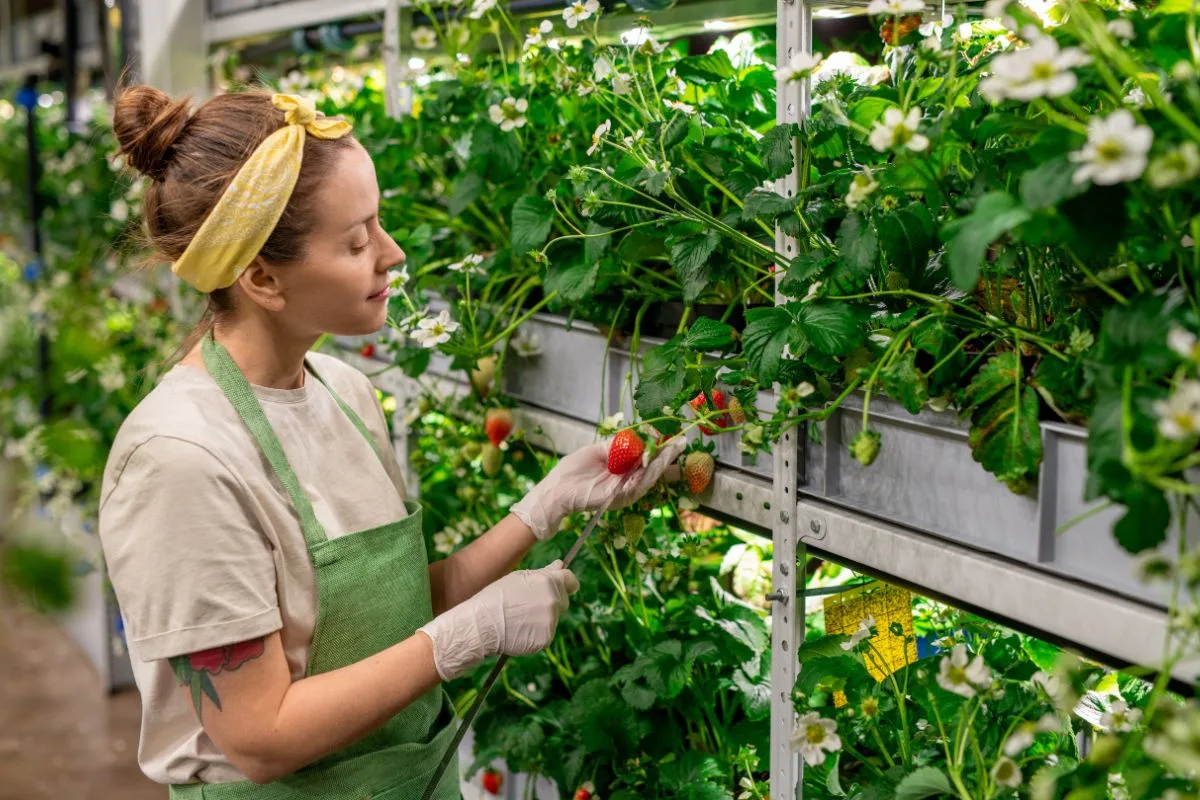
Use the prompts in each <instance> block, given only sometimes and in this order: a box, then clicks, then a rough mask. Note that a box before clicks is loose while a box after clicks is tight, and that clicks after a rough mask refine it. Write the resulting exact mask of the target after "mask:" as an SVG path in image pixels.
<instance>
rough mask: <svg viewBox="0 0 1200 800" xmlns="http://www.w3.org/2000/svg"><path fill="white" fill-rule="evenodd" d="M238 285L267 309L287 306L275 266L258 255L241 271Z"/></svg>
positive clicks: (277, 309) (276, 309) (279, 308)
mask: <svg viewBox="0 0 1200 800" xmlns="http://www.w3.org/2000/svg"><path fill="white" fill-rule="evenodd" d="M238 286H240V287H241V289H242V291H243V292H245V294H246V296H247V297H249V298H250V299H251V300H252V301H254V302H255V303H257V304H258V305H259V306H261V307H262V308H264V309H266V310H267V311H282V310H283V309H284V308H285V307H286V306H287V296H286V295H285V293H284V291H283V284H282V282H281V281H280V280H279V277H278V273H277V271H276V268H275V267H273V266H271V265H270V264H268V263H267V262H266V261H264V260H263V259H262V257H260V256H255V258H254V260H253V261H252V262H250V266H248V267H246V269H245V270H243V271H242V274H241V275H240V276H239V277H238Z"/></svg>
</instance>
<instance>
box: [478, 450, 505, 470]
mask: <svg viewBox="0 0 1200 800" xmlns="http://www.w3.org/2000/svg"><path fill="white" fill-rule="evenodd" d="M503 463H504V451H503V450H501V449H500V448H499V447H496V445H494V444H485V445H484V446H483V474H484V475H487V476H488V477H489V478H494V477H496V476H497V475H499V474H500V466H501V464H503Z"/></svg>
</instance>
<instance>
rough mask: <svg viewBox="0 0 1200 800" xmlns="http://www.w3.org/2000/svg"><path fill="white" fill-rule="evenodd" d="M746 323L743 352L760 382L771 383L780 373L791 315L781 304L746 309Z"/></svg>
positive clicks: (743, 333)
mask: <svg viewBox="0 0 1200 800" xmlns="http://www.w3.org/2000/svg"><path fill="white" fill-rule="evenodd" d="M746 323H747V324H746V329H745V330H744V331H743V332H742V352H744V353H745V355H746V360H747V361H748V362H749V364H750V369H751V370H753V371H754V374H755V377H757V378H758V381H759V383H763V384H767V383H772V382H774V380H775V379H776V378H777V377H778V376H779V369H780V364H781V362H782V361H783V347H784V345H785V344H787V339H788V330H789V329H790V328H791V324H792V317H791V315H790V314H788V312H787V311H786V310H785V309H782V308H779V307H771V308H752V309H748V310H747V311H746Z"/></svg>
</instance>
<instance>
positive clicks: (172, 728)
mask: <svg viewBox="0 0 1200 800" xmlns="http://www.w3.org/2000/svg"><path fill="white" fill-rule="evenodd" d="M114 128H115V131H116V134H117V137H118V139H119V140H120V143H121V151H122V153H123V154H124V155H125V157H126V159H127V161H128V163H129V164H130V165H131V166H132V167H134V168H136V169H137V170H139V171H140V172H141V173H143V174H144V175H145V176H147V177H148V178H149V179H150V181H151V182H150V184H149V187H148V189H147V191H146V206H145V214H146V223H147V227H148V230H149V235H150V238H151V241H152V243H153V245H154V246H155V247H156V249H157V250H158V251H159V252H160V254H161V255H162V256H163V257H165V258H167V259H169V260H171V261H172V262H173V270H174V271H175V273H176V274H177V275H178V276H179V277H180V278H181V279H182V280H184V281H186V282H187V283H189V284H190V285H192V286H193V287H195V288H197V289H198V290H200V291H202V292H205V293H207V294H208V301H209V309H208V313H207V314H206V319H205V322H204V324H202V326H201V329H200V332H199V334H198V335H196V336H194V337H193V341H191V342H189V343H188V344H186V345H185V347H184V352H185V355H184V357H183V358H182V361H181V362H180V363H179V364H177V365H176V366H175V367H174V368H173V369H171V370H170V371H169V372H168V373H167V374H166V375H165V376H164V377H163V379H162V380H161V382H160V383H159V385H158V386H157V387H156V388H155V389H154V390H153V391H152V392H151V393H150V394H149V395H148V396H147V397H146V399H145V400H144V401H143V402H142V403H141V404H140V405H139V406H138V407H137V408H136V409H135V410H134V411H133V413H132V414H131V415H130V416H129V418H128V419H127V420H126V421H125V423H124V425H123V426H122V429H121V431H120V434H119V435H118V437H117V439H116V442H115V444H114V446H113V450H112V452H111V454H110V456H109V461H108V465H107V468H106V471H105V476H104V486H103V493H102V497H101V509H100V536H101V540H102V543H103V546H104V553H105V558H106V561H107V565H108V569H109V573H110V575H111V580H112V584H113V586H114V588H115V591H116V595H117V599H118V601H119V602H120V605H121V609H122V613H123V615H124V620H125V626H126V631H127V633H128V638H129V650H130V654H131V656H132V660H133V665H134V675H135V678H136V680H137V684H138V687H139V689H140V691H141V693H142V700H143V708H144V711H143V719H142V737H141V743H140V752H139V757H140V761H141V765H142V768H143V770H144V771H145V772H146V774H147V775H149V776H150V777H151V778H153V779H154V780H157V781H160V782H162V783H167V784H170V785H171V797H172V798H205V799H206V800H213V798H216V800H234V799H241V798H254V799H255V800H271V799H272V798H331V799H333V798H365V797H369V798H384V797H386V798H388V799H389V800H408V798H413V799H414V800H415V798H418V797H420V796H421V793H422V792H423V790H424V789H425V786H426V783H427V782H428V780H429V779H430V777H431V775H432V772H433V769H434V767H435V766H436V764H437V762H438V760H439V759H440V757H441V755H442V753H443V752H444V750H445V748H446V747H447V744H448V742H449V740H450V738H451V736H452V734H453V714H452V710H451V706H450V703H449V701H448V695H447V693H446V691H445V690H444V689H442V688H441V686H440V683H441V682H442V681H446V680H450V679H452V678H454V677H456V676H458V675H461V674H463V673H464V672H465V671H466V670H468V669H470V668H471V667H472V666H474V665H477V664H478V663H479V662H480V661H482V660H483V659H485V658H487V657H489V656H492V655H496V654H500V653H508V654H511V655H522V654H528V653H533V652H536V651H537V650H539V649H541V648H543V647H545V646H546V645H547V644H548V643H549V641H550V639H551V637H552V636H553V634H554V630H555V627H556V625H557V621H558V618H559V615H561V614H562V613H563V611H564V610H565V609H566V607H567V603H568V595H570V594H571V593H573V592H574V591H575V590H576V589H577V588H578V586H579V584H578V582H577V581H576V580H575V577H574V576H573V575H572V574H571V573H570V572H569V571H567V570H565V569H563V567H562V565H561V563H557V562H556V563H555V564H552V565H551V566H549V567H546V568H544V569H541V570H535V571H518V572H513V571H512V570H513V568H514V567H515V566H516V565H517V564H518V563H519V562H520V561H521V560H522V558H523V557H524V556H525V554H526V553H527V552H528V551H529V549H530V548H531V547H532V545H533V544H534V542H535V541H536V540H538V539H545V538H546V537H549V536H551V535H553V534H554V533H555V532H556V531H557V530H558V527H559V524H560V522H561V521H562V520H563V518H564V517H565V516H566V515H568V514H570V513H573V512H579V511H596V510H598V509H601V508H603V507H604V506H606V505H609V504H611V505H612V506H613V507H620V506H623V505H627V504H629V503H631V502H633V501H635V500H636V499H637V498H639V497H641V496H642V495H643V494H644V493H645V492H646V491H647V490H648V489H649V488H650V487H651V486H653V485H654V484H655V483H656V482H657V481H658V480H659V478H660V477H662V475H663V473H664V472H665V470H666V469H667V467H668V466H669V465H670V463H671V462H672V461H674V460H675V459H676V458H678V456H679V452H680V449H681V447H682V442H681V441H680V442H678V443H672V444H671V445H669V446H667V447H665V448H664V449H663V451H662V452H661V453H660V454H659V456H658V457H657V458H656V459H655V460H654V461H652V462H651V463H650V464H649V465H648V466H646V467H644V468H643V469H641V470H638V471H637V472H635V473H633V474H632V475H630V476H626V477H625V478H617V477H615V476H612V475H610V474H609V473H608V471H607V469H606V450H605V445H603V444H598V445H594V446H592V447H589V448H585V449H583V450H580V451H578V452H576V453H573V454H572V455H570V456H568V457H567V458H565V459H563V460H562V461H561V462H560V463H559V465H558V466H557V467H555V469H554V470H553V471H552V472H551V473H550V474H549V475H548V476H547V477H546V479H545V480H543V481H542V482H541V483H539V484H538V485H537V486H536V487H535V488H534V489H533V490H532V491H531V492H530V493H529V494H528V495H527V496H526V497H525V498H523V499H522V500H521V501H520V502H519V503H517V504H516V505H514V506H513V507H512V509H510V511H511V513H510V515H509V516H508V517H507V518H505V519H504V520H503V521H501V522H500V524H498V525H497V526H496V527H494V528H493V529H491V530H490V531H488V532H487V533H486V534H485V535H484V536H482V537H480V539H478V540H477V541H476V542H474V543H472V544H471V545H470V546H468V547H466V548H464V549H463V550H462V551H461V552H459V553H457V554H455V555H454V556H453V557H451V558H449V559H446V560H444V561H440V562H438V563H435V564H432V565H431V564H429V563H428V561H427V558H426V552H425V548H424V543H423V539H422V535H421V513H420V508H419V506H417V505H416V504H415V503H411V502H406V501H405V490H404V485H403V483H402V480H401V477H400V470H399V466H398V464H397V463H396V459H395V456H394V454H393V451H392V449H391V447H390V446H389V440H388V436H387V432H386V429H385V422H384V417H383V412H382V410H381V409H380V407H379V404H378V402H377V401H376V398H375V394H374V391H373V388H372V386H371V383H370V382H369V381H368V380H367V378H366V377H365V376H363V375H362V374H361V373H359V372H357V371H355V370H353V369H351V368H350V367H348V366H346V365H345V364H343V363H342V362H340V361H338V360H337V359H334V358H332V357H329V356H323V355H320V354H315V353H310V352H309V349H310V348H311V347H312V345H313V344H314V343H315V342H316V340H317V339H318V337H320V336H321V335H322V334H324V333H334V334H340V335H348V336H354V335H362V334H367V333H371V332H373V331H376V330H378V329H379V328H380V327H381V326H382V325H383V324H384V322H385V320H386V315H387V298H388V288H387V286H388V277H387V274H388V270H389V268H391V267H394V266H397V265H399V264H402V263H403V262H404V253H403V252H402V251H401V250H400V248H399V247H397V246H396V243H395V242H393V241H392V239H391V238H390V237H389V236H388V234H387V233H386V232H385V231H384V230H383V229H382V228H381V227H380V223H379V188H378V185H377V183H376V178H375V171H374V167H373V165H372V163H371V160H370V157H369V156H368V155H367V153H366V151H365V150H363V148H362V147H361V146H360V145H359V144H358V143H357V142H356V141H355V140H354V138H353V137H352V136H351V135H350V126H349V124H347V123H345V122H342V121H340V120H334V119H328V118H324V117H322V116H320V115H319V114H317V113H316V112H315V110H314V106H313V104H312V103H311V102H310V101H307V100H305V99H303V98H298V97H294V96H288V95H274V96H272V95H269V94H264V93H244V94H233V95H224V96H218V97H215V98H213V99H210V100H208V101H207V102H206V103H204V104H203V105H201V106H199V107H198V108H196V109H194V111H193V110H192V109H191V107H190V105H189V103H188V102H187V101H186V100H183V101H178V102H172V100H171V99H170V98H169V97H167V96H166V95H164V94H163V93H161V92H159V91H157V90H155V89H152V88H149V87H144V86H143V87H133V88H130V89H127V90H126V91H124V92H123V94H121V95H120V97H119V98H118V99H117V103H116V107H115V112H114ZM457 777H458V776H457V770H456V769H454V768H452V769H450V770H448V771H447V775H446V777H445V778H444V779H443V780H442V782H441V783H440V785H439V789H438V793H437V795H436V797H438V798H453V797H458V796H459V791H458V786H457Z"/></svg>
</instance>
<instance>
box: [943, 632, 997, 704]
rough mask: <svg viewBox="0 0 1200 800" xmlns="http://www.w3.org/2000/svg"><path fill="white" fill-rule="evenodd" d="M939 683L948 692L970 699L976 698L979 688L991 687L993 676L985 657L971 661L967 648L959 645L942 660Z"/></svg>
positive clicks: (978, 657)
mask: <svg viewBox="0 0 1200 800" xmlns="http://www.w3.org/2000/svg"><path fill="white" fill-rule="evenodd" d="M937 682H938V685H939V686H941V687H942V688H943V689H945V690H946V691H947V692H953V693H954V694H957V695H960V696H962V697H968V698H970V697H974V696H975V690H976V689H977V688H978V689H982V688H986V687H987V686H989V685H991V682H992V675H991V670H989V669H988V667H987V664H985V663H984V661H983V656H978V655H977V656H975V659H974V661H971V660H970V656H969V655H968V654H967V646H966V645H964V644H957V645H955V646H954V649H953V650H952V651H951V652H950V655H948V656H946V657H945V658H943V659H942V662H941V666H940V670H939V672H938V675H937Z"/></svg>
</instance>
